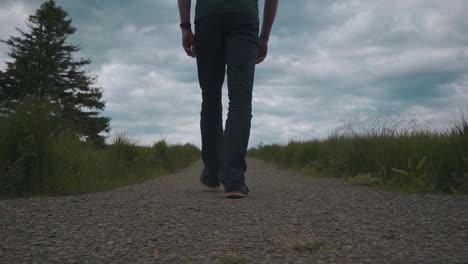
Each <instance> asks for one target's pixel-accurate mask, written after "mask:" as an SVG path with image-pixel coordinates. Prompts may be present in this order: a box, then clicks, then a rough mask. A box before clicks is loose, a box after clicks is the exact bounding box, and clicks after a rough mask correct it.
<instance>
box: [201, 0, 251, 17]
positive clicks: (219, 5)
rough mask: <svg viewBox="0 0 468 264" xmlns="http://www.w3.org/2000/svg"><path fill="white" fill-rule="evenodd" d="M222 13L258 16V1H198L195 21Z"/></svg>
mask: <svg viewBox="0 0 468 264" xmlns="http://www.w3.org/2000/svg"><path fill="white" fill-rule="evenodd" d="M220 13H248V14H252V15H254V16H258V0H197V6H196V8H195V20H197V19H199V18H201V17H204V16H208V15H212V14H220Z"/></svg>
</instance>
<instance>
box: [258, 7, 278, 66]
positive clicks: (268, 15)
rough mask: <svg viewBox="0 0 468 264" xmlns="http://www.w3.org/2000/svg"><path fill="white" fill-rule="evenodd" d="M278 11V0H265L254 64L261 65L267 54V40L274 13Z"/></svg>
mask: <svg viewBox="0 0 468 264" xmlns="http://www.w3.org/2000/svg"><path fill="white" fill-rule="evenodd" d="M277 9H278V0H265V7H264V9H263V23H262V31H261V33H260V47H259V52H258V56H257V61H256V63H257V64H258V63H261V62H262V61H263V60H264V59H265V58H266V56H267V53H268V40H269V39H270V33H271V28H272V27H273V22H274V21H275V17H276V11H277Z"/></svg>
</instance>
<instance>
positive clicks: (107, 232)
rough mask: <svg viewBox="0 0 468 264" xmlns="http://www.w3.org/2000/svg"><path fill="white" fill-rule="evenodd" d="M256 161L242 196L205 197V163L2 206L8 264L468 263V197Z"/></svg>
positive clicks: (1, 238)
mask: <svg viewBox="0 0 468 264" xmlns="http://www.w3.org/2000/svg"><path fill="white" fill-rule="evenodd" d="M248 164H249V170H248V174H247V180H248V184H249V187H250V190H251V193H250V195H249V197H248V198H246V199H241V200H228V199H225V198H224V197H223V193H222V192H214V193H213V192H206V191H204V190H203V188H202V187H201V186H200V185H199V184H198V175H199V172H200V170H201V163H200V162H196V163H194V164H193V165H192V166H190V167H189V168H186V169H184V170H182V171H180V172H178V173H177V174H175V175H169V176H164V177H159V178H157V179H154V180H150V181H147V182H145V183H143V184H140V185H133V186H127V187H123V188H120V189H116V190H113V191H109V192H104V193H94V194H86V195H79V196H70V197H52V198H50V197H49V198H33V199H18V200H2V201H0V263H2V264H3V263H223V261H222V258H223V257H226V256H229V255H236V256H239V257H240V258H243V259H244V263H468V196H443V195H409V194H398V193H390V192H386V191H382V190H379V189H376V188H368V187H361V186H353V185H350V184H349V183H347V182H346V181H345V180H343V179H330V178H323V177H311V176H307V175H303V174H301V173H299V172H295V171H290V170H280V169H277V168H274V167H273V166H270V165H267V164H265V163H264V162H262V161H258V160H252V159H249V160H248ZM298 241H321V242H323V248H322V249H319V250H312V251H307V250H295V249H293V245H294V244H295V243H296V242H298ZM226 263H228V262H226Z"/></svg>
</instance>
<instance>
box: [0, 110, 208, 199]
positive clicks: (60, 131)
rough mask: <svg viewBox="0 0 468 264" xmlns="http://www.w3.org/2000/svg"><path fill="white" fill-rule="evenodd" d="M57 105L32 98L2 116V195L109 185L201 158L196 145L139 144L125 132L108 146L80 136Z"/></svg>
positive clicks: (61, 192)
mask: <svg viewBox="0 0 468 264" xmlns="http://www.w3.org/2000/svg"><path fill="white" fill-rule="evenodd" d="M51 108H53V106H51V105H48V104H44V103H38V102H31V103H27V104H25V105H24V106H23V107H21V108H19V109H17V111H16V112H15V113H14V114H12V115H10V116H8V117H3V118H0V197H3V198H5V197H18V196H20V197H21V196H33V195H66V194H78V193H85V192H93V191H100V190H108V189H111V188H114V187H118V186H122V185H126V184H131V183H138V182H141V181H143V180H145V179H148V178H151V177H154V176H156V175H160V174H164V173H169V172H173V171H174V170H176V169H178V168H181V167H183V166H186V165H188V164H189V163H190V162H192V161H193V160H195V159H197V158H198V157H199V150H198V148H197V147H195V146H193V145H189V144H186V145H176V146H170V145H168V144H167V143H166V141H165V140H160V141H158V142H155V143H154V144H153V145H152V146H139V145H137V144H136V142H134V141H133V140H132V139H131V138H129V137H128V136H126V135H125V134H119V135H117V136H115V137H114V138H113V140H112V142H111V144H110V145H105V146H96V145H93V144H91V143H88V142H83V141H81V140H80V139H79V138H77V137H76V136H75V135H74V133H73V132H72V130H70V129H69V128H70V127H71V126H67V121H65V120H61V119H60V118H57V117H55V116H51V115H50V114H49V113H50V110H51Z"/></svg>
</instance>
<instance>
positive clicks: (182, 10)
mask: <svg viewBox="0 0 468 264" xmlns="http://www.w3.org/2000/svg"><path fill="white" fill-rule="evenodd" d="M178 4H179V15H180V23H181V24H182V23H190V6H191V4H192V1H191V0H178Z"/></svg>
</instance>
